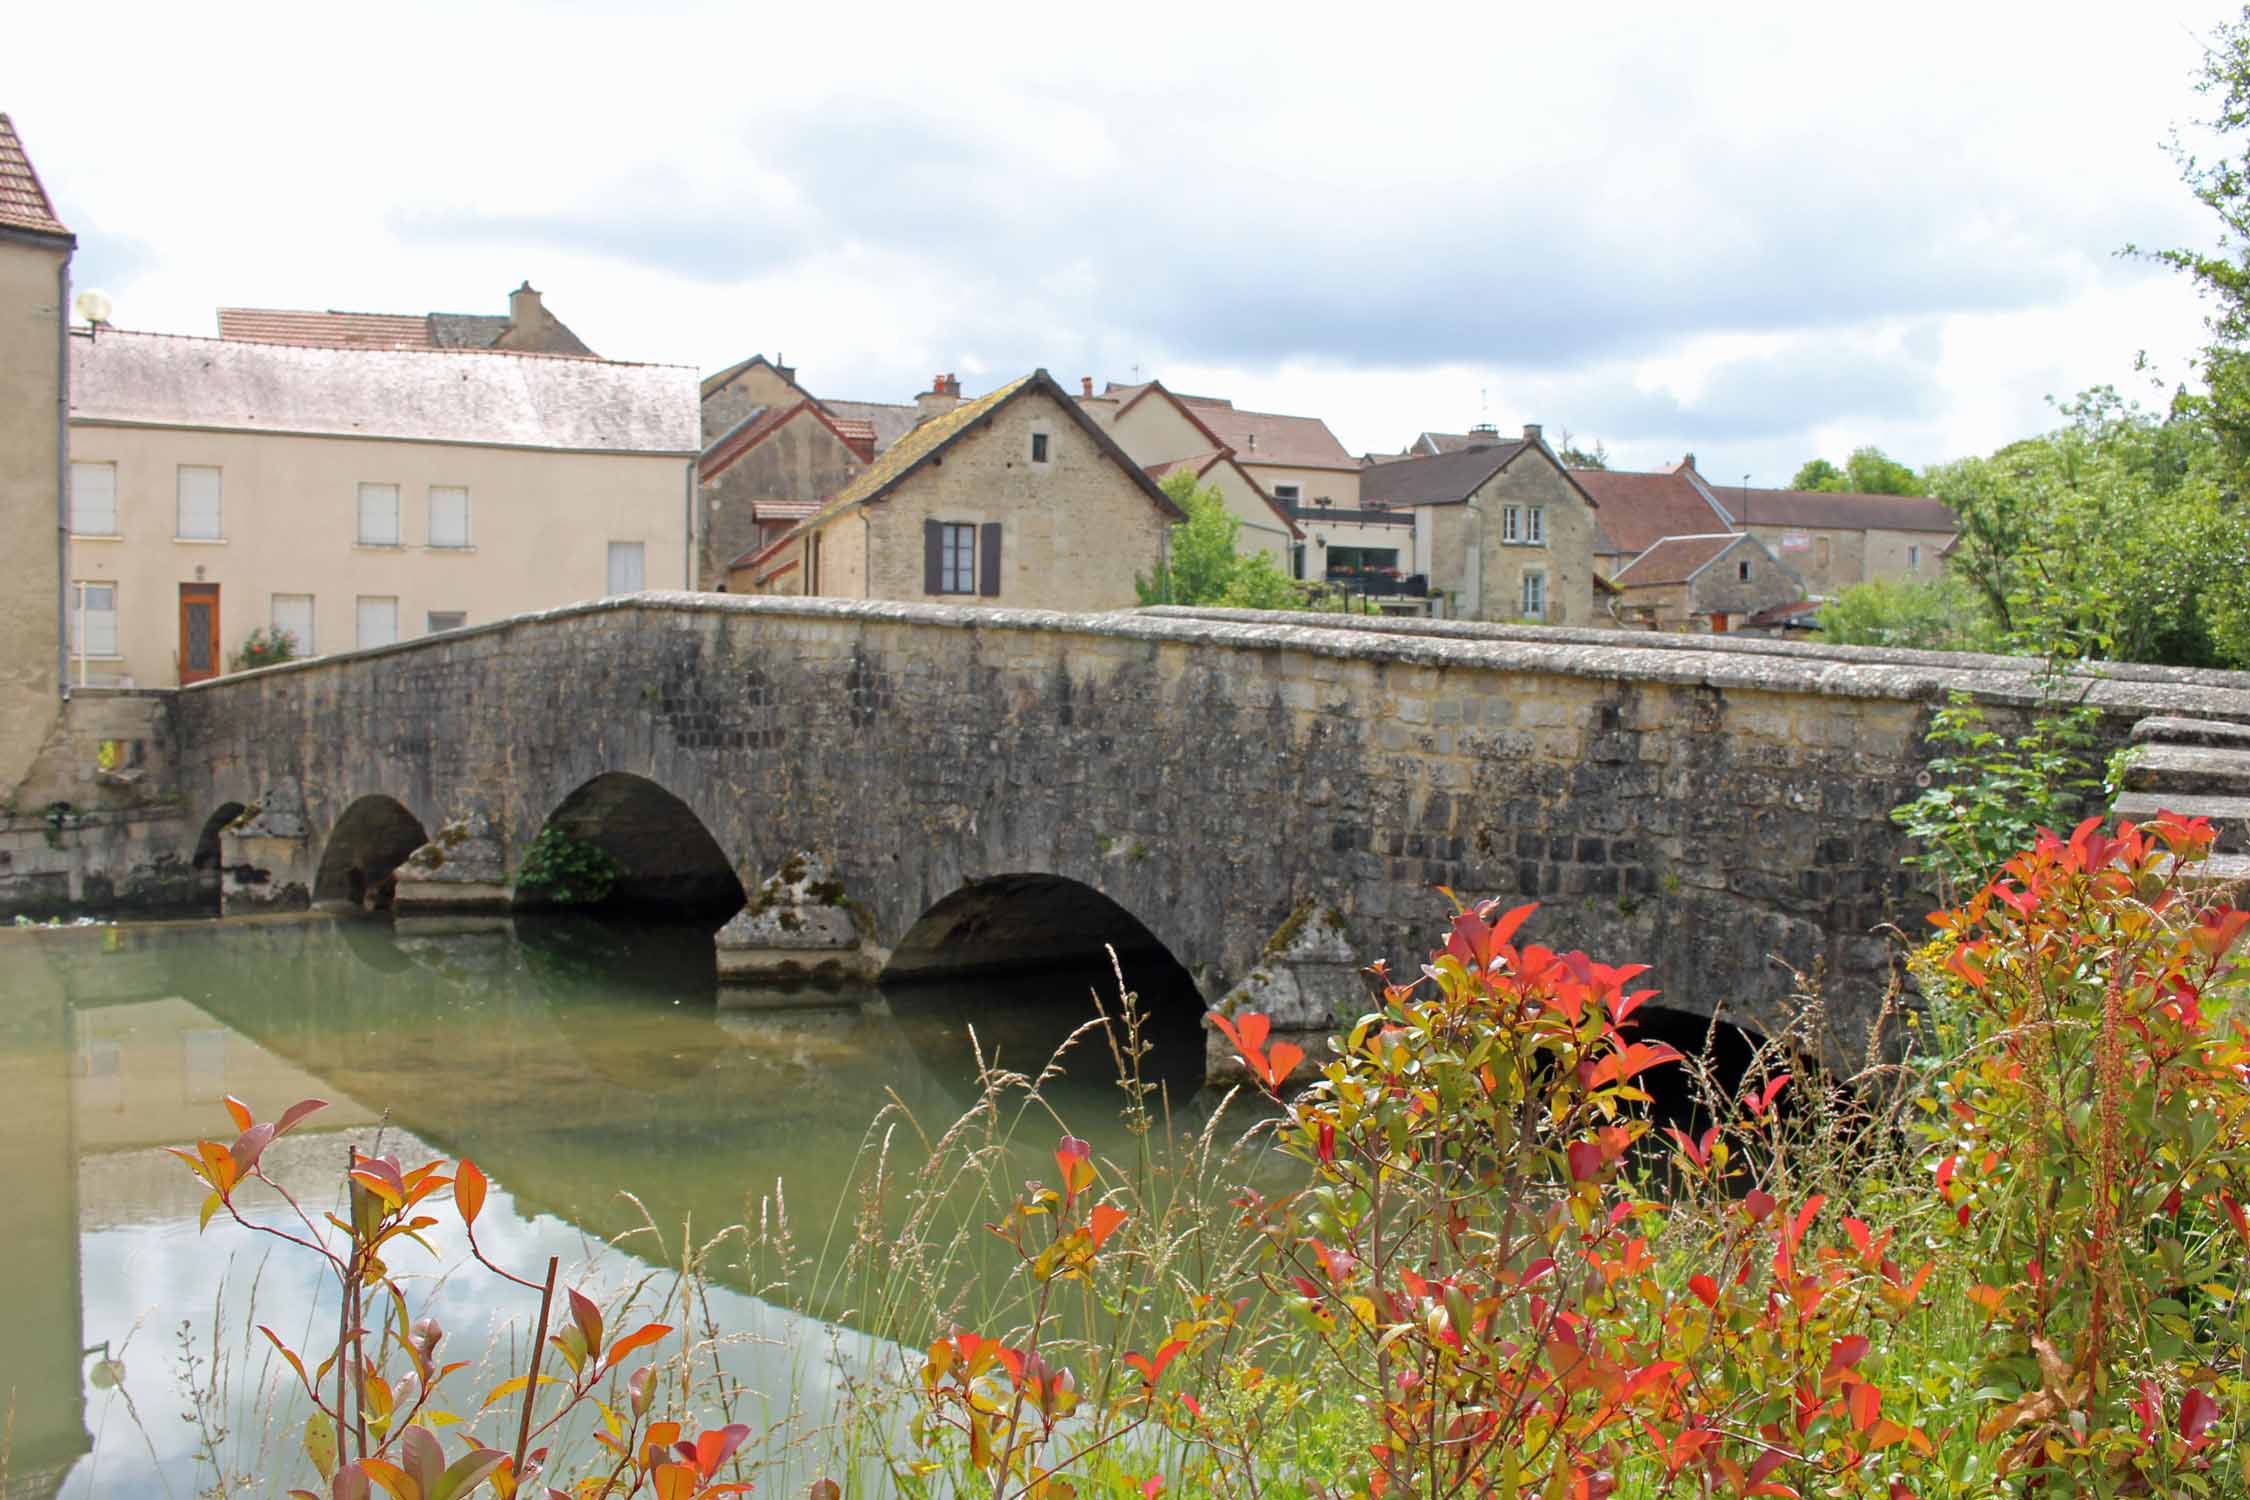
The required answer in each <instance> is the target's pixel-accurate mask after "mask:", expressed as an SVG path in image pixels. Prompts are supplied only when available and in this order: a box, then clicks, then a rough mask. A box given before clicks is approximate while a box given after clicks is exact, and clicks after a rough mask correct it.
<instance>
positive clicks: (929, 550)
mask: <svg viewBox="0 0 2250 1500" xmlns="http://www.w3.org/2000/svg"><path fill="white" fill-rule="evenodd" d="M944 590H945V529H944V528H943V527H942V526H940V525H939V524H938V523H937V522H935V521H924V522H923V523H922V592H923V593H925V594H937V593H943V592H944Z"/></svg>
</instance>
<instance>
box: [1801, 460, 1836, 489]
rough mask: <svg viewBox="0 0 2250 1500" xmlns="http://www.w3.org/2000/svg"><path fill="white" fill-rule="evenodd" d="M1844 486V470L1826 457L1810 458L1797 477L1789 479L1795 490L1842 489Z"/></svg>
mask: <svg viewBox="0 0 2250 1500" xmlns="http://www.w3.org/2000/svg"><path fill="white" fill-rule="evenodd" d="M1843 487H1844V471H1843V470H1842V469H1839V468H1837V467H1836V466H1835V465H1834V464H1832V463H1830V462H1829V461H1828V460H1827V459H1825V458H1808V459H1806V460H1805V465H1804V467H1803V468H1801V469H1799V470H1798V471H1797V474H1796V477H1795V478H1793V479H1791V480H1790V481H1789V488H1791V489H1793V490H1840V489H1842V488H1843Z"/></svg>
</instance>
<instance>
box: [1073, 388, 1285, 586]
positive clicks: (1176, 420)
mask: <svg viewBox="0 0 2250 1500" xmlns="http://www.w3.org/2000/svg"><path fill="white" fill-rule="evenodd" d="M1081 385H1082V387H1083V388H1082V390H1081V393H1080V395H1079V398H1078V404H1079V406H1080V407H1082V408H1083V409H1084V410H1085V412H1086V414H1087V415H1088V416H1091V417H1092V418H1093V419H1094V420H1095V421H1097V422H1099V423H1101V424H1102V426H1103V427H1105V428H1106V429H1107V430H1108V432H1109V435H1110V436H1111V437H1113V438H1115V439H1116V440H1117V446H1118V447H1120V448H1123V449H1124V450H1125V452H1126V454H1127V456H1129V457H1130V458H1132V459H1133V461H1134V462H1136V463H1138V464H1140V465H1141V466H1142V467H1143V468H1145V469H1147V470H1148V472H1149V476H1150V477H1151V478H1153V479H1159V480H1161V479H1162V478H1164V476H1165V475H1167V474H1169V473H1171V472H1172V471H1173V470H1174V469H1177V468H1187V469H1190V470H1192V471H1193V472H1194V474H1195V477H1196V481H1197V482H1198V483H1199V484H1204V485H1208V486H1211V487H1212V488H1215V489H1216V490H1218V492H1219V494H1220V496H1221V497H1222V498H1224V500H1225V501H1226V507H1227V514H1229V515H1231V516H1233V517H1234V518H1235V519H1236V520H1237V521H1239V522H1241V523H1242V529H1241V531H1240V532H1239V533H1238V536H1237V546H1238V548H1239V549H1240V550H1242V551H1246V552H1263V553H1266V554H1267V555H1268V556H1270V557H1271V558H1272V559H1273V560H1274V563H1275V565H1276V566H1278V567H1280V568H1281V569H1282V570H1283V571H1285V572H1286V571H1288V569H1289V567H1290V564H1291V560H1292V558H1293V556H1294V554H1295V548H1296V545H1297V544H1298V543H1300V542H1302V541H1304V540H1305V533H1304V532H1303V531H1302V530H1301V529H1300V528H1299V527H1298V525H1297V523H1296V522H1295V521H1293V520H1291V519H1290V517H1289V511H1288V508H1287V507H1286V506H1284V505H1283V504H1282V503H1281V502H1280V501H1278V500H1276V499H1275V498H1274V497H1273V496H1272V495H1271V494H1270V493H1268V492H1267V490H1266V488H1265V486H1263V485H1261V484H1260V483H1259V482H1258V481H1257V479H1256V478H1255V477H1253V476H1252V474H1251V473H1250V471H1249V470H1248V469H1246V468H1244V467H1243V465H1242V463H1241V461H1240V458H1241V456H1240V455H1239V454H1237V453H1236V452H1235V451H1234V450H1233V449H1232V448H1229V447H1228V446H1227V445H1226V443H1225V441H1224V440H1223V439H1222V438H1220V436H1219V435H1218V434H1217V433H1216V432H1214V431H1212V430H1211V428H1210V426H1209V424H1207V423H1206V422H1204V421H1203V420H1202V419H1201V418H1200V417H1198V416H1197V415H1196V414H1195V412H1194V410H1193V409H1192V408H1190V407H1189V406H1188V405H1187V404H1186V403H1185V402H1183V401H1181V400H1180V398H1179V397H1177V396H1175V395H1173V394H1172V393H1171V392H1170V391H1168V390H1166V389H1165V388H1164V386H1163V384H1162V383H1161V382H1160V381H1154V380H1151V381H1149V382H1148V383H1147V384H1145V385H1140V386H1135V387H1132V388H1130V392H1129V394H1105V395H1101V396H1095V395H1093V394H1092V390H1093V385H1094V382H1093V381H1092V380H1091V379H1087V380H1085V381H1083V382H1081Z"/></svg>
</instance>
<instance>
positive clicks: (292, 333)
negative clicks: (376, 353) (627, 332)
mask: <svg viewBox="0 0 2250 1500" xmlns="http://www.w3.org/2000/svg"><path fill="white" fill-rule="evenodd" d="M219 337H220V338H223V339H233V340H237V341H240V342H245V343H256V344H296V345H300V346H303V347H305V348H313V349H498V350H503V351H505V352H507V353H510V354H575V355H578V356H580V357H581V358H586V359H593V358H596V357H597V356H596V355H595V354H594V351H593V350H591V349H589V348H587V347H586V344H585V341H584V340H582V339H580V338H579V337H578V335H577V334H575V333H573V332H571V331H570V328H569V326H568V325H566V324H565V323H564V322H563V321H562V319H560V318H558V317H556V316H555V315H554V314H553V313H551V312H549V311H548V310H547V304H546V303H545V301H544V300H542V299H541V297H540V295H539V293H538V292H537V291H535V290H533V289H532V285H531V283H530V282H528V281H526V282H525V283H523V285H521V286H519V287H517V288H516V289H515V290H514V291H512V292H510V293H509V294H508V311H507V312H506V313H505V314H501V313H437V312H434V313H356V312H336V311H333V310H331V311H328V312H304V311H299V310H296V309H293V308H279V307H222V308H220V309H219Z"/></svg>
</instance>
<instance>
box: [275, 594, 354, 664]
mask: <svg viewBox="0 0 2250 1500" xmlns="http://www.w3.org/2000/svg"><path fill="white" fill-rule="evenodd" d="M284 599H302V600H304V601H305V633H304V634H303V635H302V636H299V635H298V634H297V630H296V627H295V626H290V625H284V624H282V622H281V620H280V619H279V618H278V615H277V612H278V611H279V609H280V608H281V601H282V600H284ZM319 619H320V610H319V607H318V603H317V601H316V599H315V597H314V596H313V595H311V594H281V593H271V594H268V595H266V629H268V630H287V631H288V632H289V635H290V638H291V639H292V641H294V642H295V646H296V651H297V654H298V655H299V656H318V655H319V654H320V648H319V646H318V644H317V643H316V641H317V637H318V635H319V628H318V626H319ZM355 625H356V622H355Z"/></svg>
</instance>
